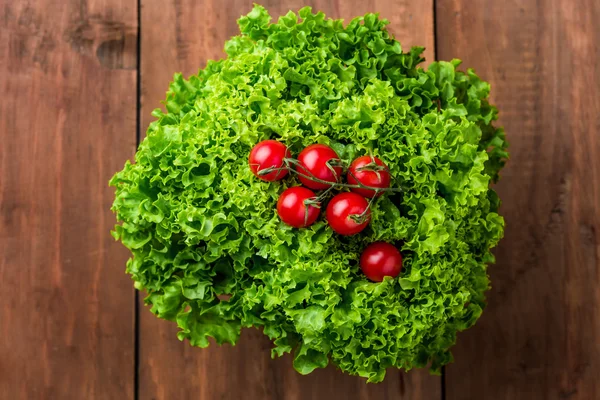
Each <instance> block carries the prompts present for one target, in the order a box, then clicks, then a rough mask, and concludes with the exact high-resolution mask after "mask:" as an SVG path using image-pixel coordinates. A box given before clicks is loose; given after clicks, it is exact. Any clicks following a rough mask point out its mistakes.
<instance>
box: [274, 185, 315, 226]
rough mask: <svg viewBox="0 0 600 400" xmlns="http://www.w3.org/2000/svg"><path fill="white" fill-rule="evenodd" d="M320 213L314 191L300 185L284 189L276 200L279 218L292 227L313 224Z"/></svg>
mask: <svg viewBox="0 0 600 400" xmlns="http://www.w3.org/2000/svg"><path fill="white" fill-rule="evenodd" d="M320 213H321V209H320V208H319V204H318V203H316V195H315V192H313V191H312V190H310V189H307V188H305V187H302V186H294V187H291V188H289V189H286V190H284V191H283V193H281V196H279V200H278V201H277V214H279V218H281V220H282V221H283V222H285V223H286V224H288V225H290V226H293V227H294V228H305V227H307V226H309V225H312V224H314V222H315V221H316V220H317V218H318V217H319V214H320Z"/></svg>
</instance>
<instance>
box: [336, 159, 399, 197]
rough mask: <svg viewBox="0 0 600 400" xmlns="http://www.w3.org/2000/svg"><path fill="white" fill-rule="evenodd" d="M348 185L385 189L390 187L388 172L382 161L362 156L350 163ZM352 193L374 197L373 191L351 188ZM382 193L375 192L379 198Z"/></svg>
mask: <svg viewBox="0 0 600 400" xmlns="http://www.w3.org/2000/svg"><path fill="white" fill-rule="evenodd" d="M347 179H348V183H349V184H351V185H358V184H359V183H360V184H361V185H364V186H369V187H372V188H377V189H386V188H388V187H390V181H391V180H392V179H391V176H390V171H389V169H388V167H387V165H385V163H384V162H383V161H381V160H380V159H379V158H377V157H371V156H362V157H358V158H357V159H356V160H354V161H352V164H350V168H348V177H347ZM352 191H353V192H355V193H358V194H360V195H361V196H365V197H369V198H371V197H373V196H375V193H376V192H375V190H371V189H363V188H352ZM382 194H383V192H377V196H381V195H382Z"/></svg>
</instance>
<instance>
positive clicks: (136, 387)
mask: <svg viewBox="0 0 600 400" xmlns="http://www.w3.org/2000/svg"><path fill="white" fill-rule="evenodd" d="M136 7H137V44H136V58H137V69H136V76H135V79H136V86H135V89H136V96H135V102H136V117H135V127H136V128H135V130H136V132H135V151H137V149H138V147H139V146H140V141H141V137H142V121H141V118H142V116H141V109H142V79H141V78H142V0H137V1H136ZM133 314H134V335H135V337H134V342H133V343H134V344H133V368H134V370H133V399H134V400H139V398H140V294H139V291H138V290H137V289H134V304H133Z"/></svg>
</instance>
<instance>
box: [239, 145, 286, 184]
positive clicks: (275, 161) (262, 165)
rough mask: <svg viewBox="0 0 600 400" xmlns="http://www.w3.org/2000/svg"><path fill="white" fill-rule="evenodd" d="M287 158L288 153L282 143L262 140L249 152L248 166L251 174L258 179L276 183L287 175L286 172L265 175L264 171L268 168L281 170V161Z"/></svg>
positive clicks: (278, 171)
mask: <svg viewBox="0 0 600 400" xmlns="http://www.w3.org/2000/svg"><path fill="white" fill-rule="evenodd" d="M287 157H290V151H289V150H288V148H287V147H286V146H285V145H284V144H283V143H281V142H278V141H276V140H263V141H262V142H260V143H258V144H256V145H255V146H254V147H253V148H252V150H251V151H250V156H249V157H248V164H249V165H250V169H251V170H252V173H253V174H254V175H255V176H256V177H257V178H258V179H262V180H263V181H270V182H271V181H278V180H280V179H283V178H284V177H285V176H286V175H287V174H288V171H287V170H285V169H281V170H276V171H272V172H268V173H265V170H266V169H268V168H283V167H284V162H283V159H284V158H287ZM261 171H262V173H261Z"/></svg>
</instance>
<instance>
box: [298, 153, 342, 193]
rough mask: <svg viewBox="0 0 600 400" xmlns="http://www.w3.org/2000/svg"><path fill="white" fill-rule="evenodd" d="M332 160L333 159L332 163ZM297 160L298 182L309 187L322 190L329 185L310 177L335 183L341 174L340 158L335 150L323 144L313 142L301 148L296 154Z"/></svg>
mask: <svg viewBox="0 0 600 400" xmlns="http://www.w3.org/2000/svg"><path fill="white" fill-rule="evenodd" d="M332 160H334V162H333V165H332ZM298 162H299V164H298V165H296V171H298V173H299V174H300V175H298V176H299V178H300V182H302V184H303V185H304V186H306V187H309V188H311V189H315V190H322V189H327V188H329V187H330V186H331V185H329V184H327V183H322V182H315V181H314V180H312V179H311V177H315V178H318V179H320V180H322V181H327V182H331V183H335V182H337V181H338V180H339V178H340V177H341V175H342V167H341V165H339V162H340V158H339V157H338V155H337V153H336V152H335V150H333V149H332V148H331V147H329V146H326V145H324V144H313V145H310V146H308V147H307V148H305V149H304V150H302V152H301V153H300V154H299V155H298ZM334 171H335V173H334Z"/></svg>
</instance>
